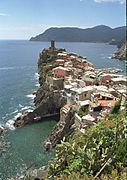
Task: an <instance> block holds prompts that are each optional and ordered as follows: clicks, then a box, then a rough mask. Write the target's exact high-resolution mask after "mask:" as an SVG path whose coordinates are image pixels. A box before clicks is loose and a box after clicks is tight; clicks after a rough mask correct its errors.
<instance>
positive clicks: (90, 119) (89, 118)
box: [82, 114, 95, 121]
mask: <svg viewBox="0 0 127 180" xmlns="http://www.w3.org/2000/svg"><path fill="white" fill-rule="evenodd" d="M82 120H88V121H95V118H93V117H92V116H91V115H89V114H88V115H86V116H83V117H82Z"/></svg>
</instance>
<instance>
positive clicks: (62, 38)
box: [30, 25, 126, 43]
mask: <svg viewBox="0 0 127 180" xmlns="http://www.w3.org/2000/svg"><path fill="white" fill-rule="evenodd" d="M125 34H126V27H125V26H122V27H118V28H110V27H109V26H105V25H99V26H95V27H93V28H87V29H81V28H75V27H61V28H56V27H52V28H49V29H47V30H46V31H45V32H44V33H42V34H40V35H37V36H36V37H32V38H31V39H30V41H51V40H55V41H57V42H104V43H106V42H109V41H112V39H113V40H114V41H115V42H118V41H121V40H124V39H125Z"/></svg>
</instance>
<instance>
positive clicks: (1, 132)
mask: <svg viewBox="0 0 127 180" xmlns="http://www.w3.org/2000/svg"><path fill="white" fill-rule="evenodd" d="M3 132H4V130H3V128H1V127H0V136H1V135H2V134H3Z"/></svg>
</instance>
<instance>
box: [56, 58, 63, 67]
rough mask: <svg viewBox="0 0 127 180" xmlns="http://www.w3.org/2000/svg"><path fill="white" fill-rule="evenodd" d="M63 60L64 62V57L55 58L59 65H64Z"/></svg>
mask: <svg viewBox="0 0 127 180" xmlns="http://www.w3.org/2000/svg"><path fill="white" fill-rule="evenodd" d="M64 62H65V60H64V59H57V60H56V63H58V64H59V66H62V67H63V66H64Z"/></svg>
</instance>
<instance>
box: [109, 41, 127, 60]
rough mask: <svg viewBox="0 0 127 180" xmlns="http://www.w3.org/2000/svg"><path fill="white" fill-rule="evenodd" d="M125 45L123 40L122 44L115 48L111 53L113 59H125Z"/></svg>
mask: <svg viewBox="0 0 127 180" xmlns="http://www.w3.org/2000/svg"><path fill="white" fill-rule="evenodd" d="M126 46H127V43H126V42H124V43H123V45H122V46H121V47H120V48H118V49H117V51H116V52H115V53H114V54H113V57H112V58H113V59H114V58H115V59H119V60H126Z"/></svg>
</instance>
